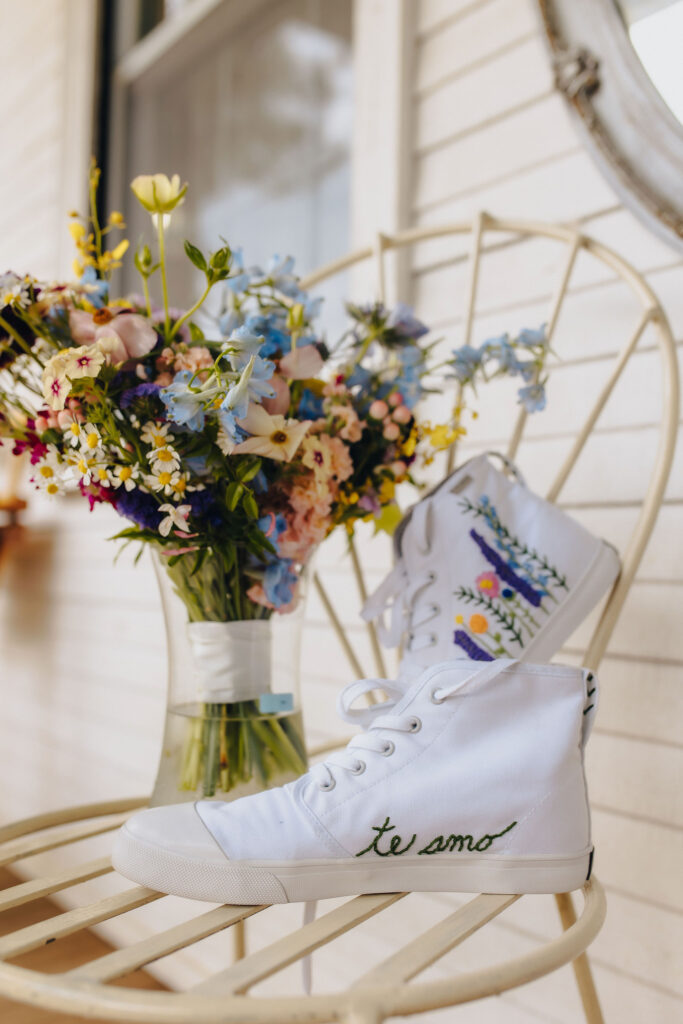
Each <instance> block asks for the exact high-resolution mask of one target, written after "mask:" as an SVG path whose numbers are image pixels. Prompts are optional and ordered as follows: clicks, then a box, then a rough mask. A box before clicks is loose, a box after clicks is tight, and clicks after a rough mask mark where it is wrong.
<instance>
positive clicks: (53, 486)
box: [31, 444, 64, 495]
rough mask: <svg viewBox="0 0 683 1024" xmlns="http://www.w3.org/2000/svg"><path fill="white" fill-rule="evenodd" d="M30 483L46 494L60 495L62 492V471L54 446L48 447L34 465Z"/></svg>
mask: <svg viewBox="0 0 683 1024" xmlns="http://www.w3.org/2000/svg"><path fill="white" fill-rule="evenodd" d="M31 479H32V481H33V483H34V484H35V485H36V487H37V488H38V489H39V490H41V491H45V492H46V493H47V494H50V495H55V494H61V493H62V491H63V490H64V481H63V470H62V463H61V460H60V458H59V454H58V452H57V449H56V448H55V446H54V445H52V444H51V445H49V447H48V450H47V452H46V453H45V455H44V456H43V458H42V459H41V460H40V462H39V463H38V464H37V465H36V468H35V470H34V473H33V476H32V478H31Z"/></svg>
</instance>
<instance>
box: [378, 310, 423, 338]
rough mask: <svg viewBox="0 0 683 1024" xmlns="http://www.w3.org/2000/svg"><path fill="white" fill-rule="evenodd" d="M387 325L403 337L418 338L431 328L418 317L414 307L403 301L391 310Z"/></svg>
mask: <svg viewBox="0 0 683 1024" xmlns="http://www.w3.org/2000/svg"><path fill="white" fill-rule="evenodd" d="M387 327H391V328H392V329H393V330H394V331H395V332H396V334H398V335H400V336H401V337H403V338H411V339H416V338H421V337H422V336H423V335H425V334H429V328H428V327H426V326H425V325H424V324H423V323H422V321H421V320H418V319H417V317H416V316H415V314H414V313H413V310H412V307H411V306H406V305H405V303H403V302H399V303H397V304H396V306H394V308H393V309H392V311H391V312H390V314H389V316H388V317H387Z"/></svg>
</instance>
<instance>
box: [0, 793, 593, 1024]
mask: <svg viewBox="0 0 683 1024" xmlns="http://www.w3.org/2000/svg"><path fill="white" fill-rule="evenodd" d="M145 802H146V801H145V800H140V799H138V800H130V801H117V802H114V803H109V804H101V805H99V806H94V805H88V806H84V807H80V808H71V809H69V810H65V811H61V812H60V811H57V812H54V813H52V814H49V815H42V816H40V817H37V818H31V819H27V820H25V821H23V822H17V823H16V824H14V825H9V826H6V827H5V828H3V829H0V865H8V864H12V863H15V862H19V861H21V860H22V859H23V858H24V857H27V856H31V855H34V854H37V853H40V852H43V851H47V850H53V849H56V848H57V847H65V846H72V845H73V846H76V845H77V844H79V843H82V842H83V841H84V840H86V839H88V838H89V837H91V836H95V835H99V834H107V835H109V836H111V835H112V834H113V831H114V830H115V829H116V828H117V827H118V826H119V825H120V824H121V823H122V822H123V821H124V820H125V819H126V817H127V816H128V815H129V814H130V813H131V812H132V811H133V810H135V809H137V808H138V807H140V806H144V804H145ZM69 859H70V860H71V861H72V862H73V861H74V859H75V858H73V857H71V858H69ZM111 871H112V868H111V864H110V861H109V858H108V857H100V858H99V859H97V860H90V861H86V859H85V854H84V853H83V854H82V856H81V857H80V858H79V859H78V862H77V863H75V864H74V865H73V866H71V867H69V868H68V869H66V870H63V871H61V872H56V873H54V874H52V875H50V876H49V877H43V878H40V877H38V878H32V879H31V880H30V881H27V882H23V883H21V884H18V885H15V886H13V887H12V888H9V889H5V890H2V891H0V929H1V926H2V914H3V912H4V911H6V910H9V909H11V908H15V907H17V906H20V905H21V904H25V903H28V902H30V901H32V900H35V899H39V898H42V897H45V896H49V895H52V894H55V893H59V892H64V891H65V890H67V889H69V888H70V887H72V886H75V885H78V884H80V883H81V882H84V881H87V880H89V879H93V878H96V877H98V876H102V875H106V874H107V873H109V872H111ZM164 898H167V897H163V896H162V894H161V893H157V892H154V891H153V890H151V889H145V888H142V887H140V886H135V887H132V888H128V889H125V890H124V891H122V892H116V893H115V894H113V895H110V896H106V897H104V898H102V899H99V900H98V901H97V902H95V903H91V904H87V905H84V906H79V907H78V908H76V909H72V910H67V911H65V912H63V913H60V914H57V915H56V916H54V917H51V918H49V919H48V920H46V921H40V922H38V923H37V924H32V925H29V926H28V927H24V928H21V929H20V930H19V931H14V932H10V933H8V934H5V935H2V936H1V937H0V996H5V997H7V998H10V999H14V1000H16V1001H18V1002H22V1003H27V1004H29V1005H32V1006H36V1007H41V1008H44V1009H52V1010H56V1011H62V1012H68V1013H73V1014H79V1015H82V1016H90V1017H98V1018H100V1019H102V1018H104V1019H109V1020H120V1021H149V1022H159V1024H162V1022H163V1024H166V1022H169V1021H173V1022H178V1024H180V1022H187V1024H204V1022H206V1024H209V1022H218V1021H220V1022H221V1024H230V1022H235V1024H238V1022H244V1021H245V1020H249V1021H253V1022H260V1024H268V1022H272V1024H288V1022H292V1024H294V1022H301V1021H307V1022H314V1021H321V1022H322V1021H331V1020H335V1021H345V1022H349V1024H370V1022H374V1021H381V1020H384V1019H386V1018H387V1017H389V1016H393V1015H396V1014H401V1015H407V1014H418V1013H420V1012H422V1011H426V1010H432V1009H436V1008H439V1007H445V1006H454V1005H456V1004H458V1003H463V1002H467V1001H470V1000H473V999H481V998H484V997H486V996H489V995H494V994H497V993H500V992H503V991H505V990H507V989H510V988H514V987H516V986H517V985H522V984H525V983H526V982H528V981H531V980H533V979H534V978H538V977H541V976H542V975H545V974H548V973H550V972H551V971H554V970H556V969H557V968H558V967H561V966H562V965H563V964H567V963H569V962H570V961H572V960H575V959H576V958H577V957H578V956H580V955H581V954H582V953H583V952H584V951H585V949H586V948H587V947H588V945H589V944H590V943H591V941H592V940H593V939H594V937H595V936H596V935H597V933H598V931H599V930H600V927H601V926H602V922H603V920H604V917H605V898H604V894H603V891H602V888H601V886H600V884H599V883H598V882H597V881H596V880H595V879H593V880H592V881H591V882H589V883H587V884H586V885H585V886H584V888H583V899H584V906H583V912H582V914H581V916H580V917H579V918H578V920H576V921H574V923H572V924H570V926H569V927H568V928H567V930H566V931H563V932H562V933H561V934H559V935H558V936H557V937H556V938H554V939H552V940H550V941H549V942H546V943H543V944H540V945H538V946H537V947H536V948H534V949H533V950H532V951H530V952H528V953H526V954H524V955H523V956H520V957H515V958H514V959H512V960H507V961H504V962H501V963H497V964H494V965H491V966H487V967H486V968H484V969H481V970H476V971H469V972H465V973H460V972H458V974H457V975H456V976H453V977H444V978H443V979H440V980H438V981H433V980H432V981H430V982H429V983H428V984H426V983H424V982H421V981H420V980H419V975H420V974H421V972H423V971H424V970H425V969H426V968H428V967H429V966H431V965H432V964H433V963H435V962H436V961H438V960H439V959H440V958H441V957H442V956H444V955H445V954H446V953H448V952H449V951H450V950H452V949H453V948H454V947H456V946H458V945H459V944H460V943H462V942H464V941H465V940H466V939H467V938H468V937H469V936H470V935H472V934H474V933H475V932H476V931H478V930H479V929H481V928H483V927H484V926H486V925H487V924H488V923H489V922H491V921H492V920H494V918H496V917H497V916H498V915H499V914H501V913H502V912H503V911H505V910H506V908H507V907H509V906H511V905H512V904H513V903H515V902H516V901H517V900H519V899H524V897H519V896H495V895H490V894H489V895H487V894H482V895H479V896H474V897H473V898H471V899H469V900H468V902H466V903H465V904H464V905H463V906H461V907H460V908H459V909H458V910H456V911H455V912H452V908H450V907H449V906H447V905H444V908H443V909H444V916H443V917H442V918H441V919H440V920H439V921H438V922H437V923H436V924H433V925H432V926H431V927H429V928H427V929H426V930H424V931H422V932H421V933H419V934H417V935H413V936H412V937H411V938H410V941H408V942H407V943H405V944H404V945H399V944H398V943H397V948H396V950H395V951H394V952H392V953H391V954H390V955H389V956H388V957H387V958H386V959H384V960H383V961H382V962H381V963H379V964H377V965H375V966H373V967H372V968H371V969H369V970H367V971H365V972H363V973H362V974H361V975H360V976H359V977H358V978H357V979H356V980H355V981H354V982H353V984H352V985H351V986H350V987H348V988H347V989H346V990H344V991H338V992H330V993H326V994H315V995H308V996H306V995H301V996H296V997H294V996H292V995H290V994H286V995H285V994H283V995H282V996H269V997H267V998H264V997H262V996H250V995H249V990H250V989H251V988H252V987H253V986H255V985H256V984H257V983H259V982H261V981H263V980H264V979H266V978H269V977H271V976H272V975H276V974H277V973H278V972H279V971H280V970H282V969H283V968H284V967H287V966H288V965H290V964H292V963H294V962H296V961H298V960H301V959H302V958H304V957H306V956H307V955H308V954H310V953H312V952H313V951H315V950H317V949H320V948H321V947H323V946H327V945H328V944H333V943H334V942H335V940H337V939H338V938H339V937H340V936H342V935H345V934H346V933H348V932H350V931H351V930H352V929H354V928H356V927H358V926H359V925H361V924H362V923H363V922H364V921H367V920H368V919H369V918H370V917H373V916H375V915H380V914H382V913H383V912H384V911H386V910H388V909H389V908H390V907H391V906H392V905H393V904H395V903H397V902H398V901H399V900H403V899H408V900H409V899H410V898H411V896H410V894H406V893H387V894H371V895H364V896H356V897H354V898H353V899H349V900H346V901H344V902H341V903H339V904H337V905H335V906H334V908H333V909H332V910H329V911H327V912H324V913H323V914H322V915H321V916H320V917H318V918H317V919H316V920H314V921H311V922H309V923H307V924H304V925H303V926H302V927H300V928H297V929H295V930H293V931H286V932H284V931H283V934H282V935H281V937H279V938H278V939H276V940H275V941H274V942H272V943H271V944H270V945H268V946H265V947H264V948H262V949H260V950H258V951H256V952H254V953H252V954H250V955H248V956H243V957H240V958H237V959H235V961H234V962H233V963H232V964H231V965H230V966H229V967H227V968H225V969H224V970H222V971H220V972H218V973H217V974H214V975H213V976H212V977H210V978H208V979H207V980H206V981H203V982H202V983H201V984H199V985H197V986H196V987H194V988H193V989H190V990H189V991H186V992H183V993H174V992H158V991H143V990H140V989H138V988H135V989H133V988H126V987H125V985H117V986H111V985H109V984H108V982H111V981H113V980H114V979H117V978H123V977H124V976H126V975H128V974H130V973H131V972H132V971H134V970H136V969H138V968H140V967H144V966H145V965H147V964H150V963H153V962H154V961H155V960H158V959H159V958H161V957H163V956H166V955H168V954H169V953H172V952H175V951H177V950H179V949H187V948H188V947H190V946H192V945H193V944H194V943H196V942H199V941H200V940H201V939H203V938H206V937H207V936H208V935H212V934H215V933H217V932H220V931H223V930H225V929H228V928H232V929H233V930H234V931H236V932H237V934H236V943H235V948H236V950H238V951H239V950H240V947H241V945H242V939H243V936H242V934H241V931H240V930H241V928H242V927H243V925H244V922H245V921H246V919H247V918H249V917H251V916H253V915H255V914H263V913H269V911H271V909H275V908H268V907H235V906H221V907H212V908H211V909H209V910H206V909H202V904H200V903H198V904H197V914H196V916H193V917H192V918H191V919H190V920H188V921H184V922H183V923H182V924H179V925H176V926H174V927H172V928H169V929H166V930H163V931H159V932H158V933H155V934H153V935H149V936H148V937H146V938H144V939H142V940H140V941H138V942H135V943H133V944H132V945H129V946H126V947H124V948H122V949H117V950H115V951H114V952H112V953H108V954H106V955H104V956H101V957H99V958H98V959H95V960H92V961H90V962H88V963H86V964H83V965H82V966H79V967H76V968H74V969H72V970H69V971H68V972H66V973H61V974H59V973H58V974H54V973H49V974H48V973H42V972H39V971H36V970H28V969H25V968H22V967H20V966H16V965H15V964H10V963H8V962H7V961H8V960H11V959H13V958H14V957H17V956H20V955H21V954H22V953H26V952H29V951H31V950H35V949H38V948H39V947H41V946H44V945H45V944H46V943H50V942H52V941H54V940H56V939H59V938H60V937H63V936H66V935H69V934H72V933H73V932H75V931H78V930H80V929H84V928H88V927H91V926H93V925H96V924H101V923H103V922H106V921H108V920H110V919H112V918H114V917H119V916H120V915H122V914H125V913H128V912H130V911H132V910H134V909H136V908H138V907H141V906H143V905H145V904H147V903H151V902H153V901H155V900H158V899H164ZM449 911H451V912H449ZM569 913H571V911H569ZM567 923H568V922H567ZM413 979H417V980H415V981H414V980H413Z"/></svg>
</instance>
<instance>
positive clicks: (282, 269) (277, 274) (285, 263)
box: [266, 254, 304, 299]
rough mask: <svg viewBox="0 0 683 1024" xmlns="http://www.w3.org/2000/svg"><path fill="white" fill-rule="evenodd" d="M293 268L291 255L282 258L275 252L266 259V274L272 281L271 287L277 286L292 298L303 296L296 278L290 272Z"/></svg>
mask: <svg viewBox="0 0 683 1024" xmlns="http://www.w3.org/2000/svg"><path fill="white" fill-rule="evenodd" d="M293 270H294V257H293V256H285V257H284V258H283V257H282V256H279V255H277V254H276V255H275V256H271V258H270V259H269V260H268V264H267V266H266V276H267V277H268V278H269V279H270V280H271V281H272V282H273V287H274V288H277V290H278V291H279V292H282V294H283V295H287V296H288V297H289V298H292V299H299V298H302V297H304V293H303V292H302V291H301V289H300V288H299V283H298V281H297V278H296V277H295V276H294V274H293V273H292V271H293Z"/></svg>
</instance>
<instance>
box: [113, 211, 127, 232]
mask: <svg viewBox="0 0 683 1024" xmlns="http://www.w3.org/2000/svg"><path fill="white" fill-rule="evenodd" d="M109 223H110V224H113V225H114V227H117V228H123V227H125V226H126V225H125V224H124V223H123V214H122V213H119V211H118V210H112V212H111V213H110V214H109Z"/></svg>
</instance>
